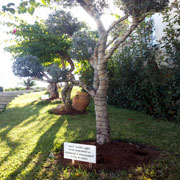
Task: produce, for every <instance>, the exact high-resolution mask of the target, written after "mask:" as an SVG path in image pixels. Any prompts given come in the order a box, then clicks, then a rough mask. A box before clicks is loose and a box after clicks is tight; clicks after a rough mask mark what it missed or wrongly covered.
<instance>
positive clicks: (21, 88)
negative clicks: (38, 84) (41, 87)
mask: <svg viewBox="0 0 180 180" xmlns="http://www.w3.org/2000/svg"><path fill="white" fill-rule="evenodd" d="M25 89H26V88H23V87H15V88H8V89H5V91H20V90H25Z"/></svg>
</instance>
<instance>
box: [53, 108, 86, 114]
mask: <svg viewBox="0 0 180 180" xmlns="http://www.w3.org/2000/svg"><path fill="white" fill-rule="evenodd" d="M54 114H56V115H71V116H76V115H84V114H86V115H87V114H88V112H86V111H84V112H80V111H77V110H75V109H73V108H72V109H71V111H69V112H66V111H60V112H58V113H54Z"/></svg>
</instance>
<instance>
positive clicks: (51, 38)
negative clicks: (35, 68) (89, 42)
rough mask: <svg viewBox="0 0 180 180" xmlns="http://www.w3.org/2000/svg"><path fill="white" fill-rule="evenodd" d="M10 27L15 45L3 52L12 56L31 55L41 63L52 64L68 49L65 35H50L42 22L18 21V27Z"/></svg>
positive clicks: (68, 42)
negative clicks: (13, 31) (13, 30)
mask: <svg viewBox="0 0 180 180" xmlns="http://www.w3.org/2000/svg"><path fill="white" fill-rule="evenodd" d="M11 26H12V27H13V28H14V29H15V30H16V32H15V33H14V35H15V36H14V39H13V40H14V41H15V43H14V44H13V45H11V46H9V47H7V48H5V50H7V51H8V52H10V53H12V54H14V56H20V55H32V56H35V57H37V58H38V59H39V61H40V62H41V63H44V62H54V60H55V59H57V58H59V56H60V54H64V52H66V51H67V49H68V48H69V47H70V39H69V38H68V37H67V36H66V35H62V34H61V35H56V34H50V33H49V32H48V31H47V29H46V26H45V24H44V22H37V21H36V22H35V23H34V24H28V23H26V22H25V21H20V25H15V24H13V25H11ZM10 33H12V32H10Z"/></svg>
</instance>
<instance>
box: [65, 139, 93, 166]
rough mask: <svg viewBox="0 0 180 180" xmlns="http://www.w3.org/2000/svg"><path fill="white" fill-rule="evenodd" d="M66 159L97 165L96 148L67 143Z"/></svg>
mask: <svg viewBox="0 0 180 180" xmlns="http://www.w3.org/2000/svg"><path fill="white" fill-rule="evenodd" d="M64 158H66V159H72V160H77V161H84V162H89V163H96V146H93V145H85V144H76V143H67V142H65V143H64Z"/></svg>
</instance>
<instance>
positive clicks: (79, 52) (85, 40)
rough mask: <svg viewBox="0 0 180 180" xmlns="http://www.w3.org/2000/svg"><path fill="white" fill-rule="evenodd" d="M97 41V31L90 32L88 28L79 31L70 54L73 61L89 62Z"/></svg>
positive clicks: (75, 34) (73, 40) (74, 37)
mask: <svg viewBox="0 0 180 180" xmlns="http://www.w3.org/2000/svg"><path fill="white" fill-rule="evenodd" d="M97 40H98V33H97V31H89V30H88V29H87V28H86V29H84V30H82V31H78V32H76V33H74V35H73V38H72V45H71V49H70V50H69V51H68V52H69V54H70V56H71V57H72V58H73V59H76V60H78V61H82V60H89V58H90V57H91V55H92V54H93V52H94V48H95V45H96V42H97Z"/></svg>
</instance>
